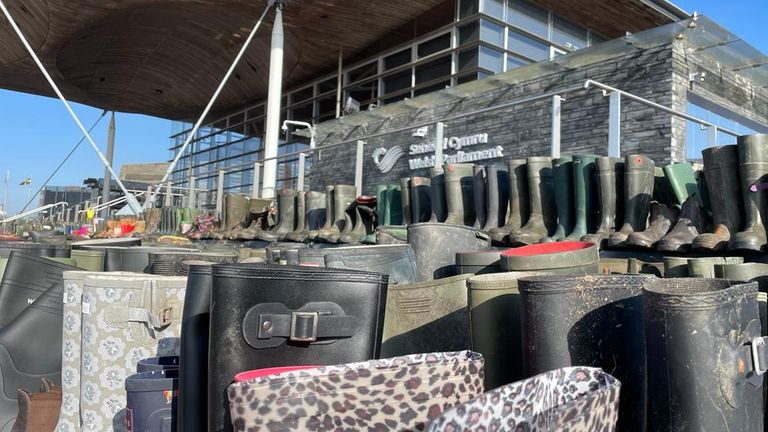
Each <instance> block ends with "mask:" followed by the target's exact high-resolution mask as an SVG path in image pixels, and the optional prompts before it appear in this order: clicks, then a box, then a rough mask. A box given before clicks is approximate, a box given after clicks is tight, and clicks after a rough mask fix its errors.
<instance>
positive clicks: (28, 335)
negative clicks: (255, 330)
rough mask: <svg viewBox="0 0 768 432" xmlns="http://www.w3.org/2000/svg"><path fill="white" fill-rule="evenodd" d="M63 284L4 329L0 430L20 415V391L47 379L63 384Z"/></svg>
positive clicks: (1, 333) (1, 337) (0, 354)
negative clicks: (17, 396) (18, 392)
mask: <svg viewBox="0 0 768 432" xmlns="http://www.w3.org/2000/svg"><path fill="white" fill-rule="evenodd" d="M63 294H64V288H63V283H62V282H56V283H54V284H52V285H50V287H49V288H48V290H46V291H45V292H44V293H42V294H41V295H40V296H39V297H38V298H37V300H35V302H34V303H32V304H31V305H29V307H27V308H26V309H25V310H24V311H23V312H21V314H19V316H18V317H16V319H15V320H13V322H11V323H10V324H8V325H6V326H5V327H3V328H2V329H0V378H1V379H2V383H1V386H2V389H1V390H2V391H0V427H10V426H11V425H12V424H13V421H14V418H15V417H16V415H17V413H18V403H17V401H16V394H17V393H16V389H17V388H37V387H38V386H39V385H40V382H41V380H42V379H43V378H46V379H49V380H51V381H53V382H54V383H57V384H59V383H61V351H60V350H59V347H61V346H62V345H61V335H62V333H61V332H62V306H63V304H62V298H63Z"/></svg>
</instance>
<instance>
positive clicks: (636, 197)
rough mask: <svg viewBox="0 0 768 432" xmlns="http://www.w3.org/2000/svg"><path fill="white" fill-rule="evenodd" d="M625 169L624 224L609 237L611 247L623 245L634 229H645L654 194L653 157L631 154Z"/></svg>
mask: <svg viewBox="0 0 768 432" xmlns="http://www.w3.org/2000/svg"><path fill="white" fill-rule="evenodd" d="M624 170H625V171H624V188H625V189H624V191H625V194H624V224H623V225H622V226H621V229H620V230H618V231H616V232H615V233H613V234H611V236H610V237H608V242H607V244H608V246H609V247H617V246H621V245H622V243H624V242H625V241H626V240H627V237H629V235H630V234H632V233H633V232H634V231H642V230H644V229H645V224H646V221H647V220H648V211H649V210H650V205H651V197H652V196H653V182H654V174H655V172H656V168H655V165H654V163H653V160H651V158H648V157H646V156H642V155H629V156H627V158H626V160H625V162H624ZM616 205H617V206H619V205H620V203H617V204H616Z"/></svg>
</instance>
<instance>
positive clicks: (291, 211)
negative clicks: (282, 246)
mask: <svg viewBox="0 0 768 432" xmlns="http://www.w3.org/2000/svg"><path fill="white" fill-rule="evenodd" d="M295 229H296V191H295V190H294V189H287V188H283V189H280V190H279V191H278V192H277V225H275V226H274V227H273V228H272V229H271V230H268V231H261V232H260V233H259V234H258V236H257V238H258V239H259V240H264V241H268V242H275V241H280V240H282V239H284V238H285V236H286V235H288V233H290V232H292V231H294V230H295Z"/></svg>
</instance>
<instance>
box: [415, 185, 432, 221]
mask: <svg viewBox="0 0 768 432" xmlns="http://www.w3.org/2000/svg"><path fill="white" fill-rule="evenodd" d="M431 183H432V180H431V179H430V178H429V177H411V180H410V187H411V193H410V195H411V213H412V215H411V223H421V222H427V221H428V220H429V218H430V217H432V204H431V202H430V201H431V200H430V195H431Z"/></svg>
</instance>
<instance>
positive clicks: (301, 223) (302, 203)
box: [281, 191, 307, 241]
mask: <svg viewBox="0 0 768 432" xmlns="http://www.w3.org/2000/svg"><path fill="white" fill-rule="evenodd" d="M306 208H307V207H306V200H305V195H304V192H302V191H298V192H297V193H296V229H295V230H293V231H291V232H289V233H288V234H286V235H285V237H283V238H282V239H281V240H284V241H296V240H291V239H290V238H289V236H291V235H293V236H296V235H298V234H299V233H301V232H302V231H304V228H305V225H306V222H305V218H306V216H307V215H306V212H307V210H306ZM298 241H301V240H298Z"/></svg>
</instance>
